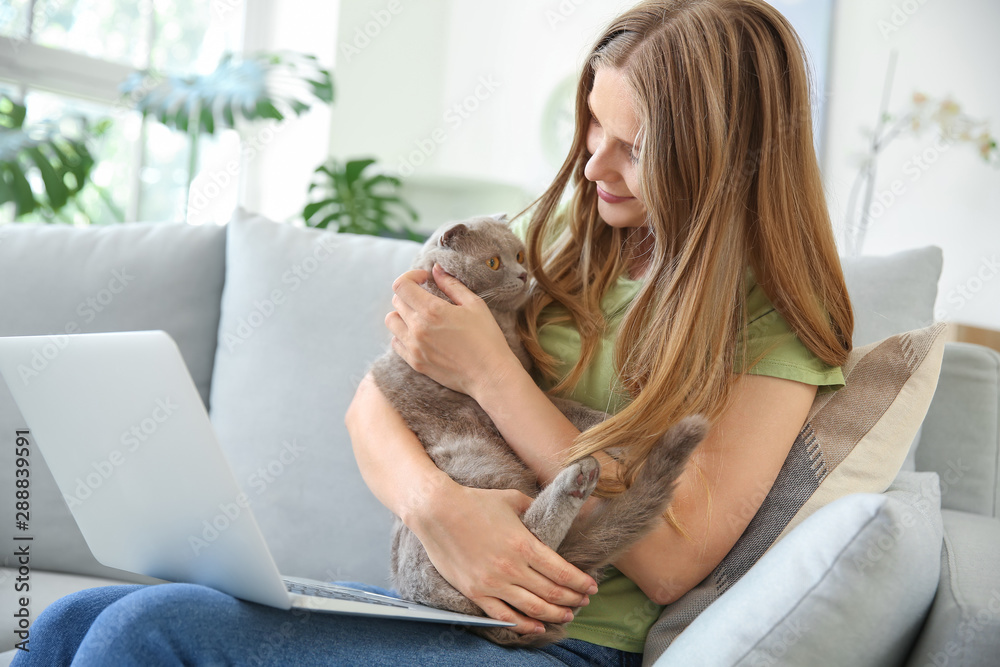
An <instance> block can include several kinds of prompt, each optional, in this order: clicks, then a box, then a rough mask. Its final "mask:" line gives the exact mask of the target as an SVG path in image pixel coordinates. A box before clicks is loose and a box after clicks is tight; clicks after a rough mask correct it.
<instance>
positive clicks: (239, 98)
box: [121, 53, 333, 134]
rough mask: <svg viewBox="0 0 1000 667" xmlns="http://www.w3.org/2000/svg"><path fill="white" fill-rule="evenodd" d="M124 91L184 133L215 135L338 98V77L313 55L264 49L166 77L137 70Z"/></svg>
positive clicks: (138, 105)
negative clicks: (201, 72)
mask: <svg viewBox="0 0 1000 667" xmlns="http://www.w3.org/2000/svg"><path fill="white" fill-rule="evenodd" d="M121 91H122V93H123V94H126V95H128V96H129V97H130V98H131V99H134V100H135V107H136V109H138V110H139V111H141V112H142V113H143V114H145V115H150V116H152V117H154V118H156V119H157V120H159V121H160V122H161V123H163V124H164V125H166V126H168V127H172V128H175V129H178V130H181V131H182V132H188V133H189V132H198V133H205V134H215V131H216V130H217V129H219V128H235V127H236V125H237V123H238V122H239V121H240V120H241V119H242V120H247V121H254V120H259V119H272V120H282V119H284V118H285V117H287V116H288V115H295V116H299V115H301V114H303V113H305V112H306V111H308V110H309V108H310V107H311V105H312V103H313V102H315V101H317V100H318V101H320V102H326V103H329V102H332V101H333V78H332V76H331V75H330V72H329V71H328V70H325V69H323V68H321V67H320V66H319V63H318V61H317V60H316V58H315V57H314V56H310V55H303V54H297V53H280V54H278V53H259V54H256V55H254V56H251V57H248V58H245V59H242V60H241V59H237V58H234V57H233V56H232V55H231V54H226V55H224V56H223V57H222V60H221V61H220V62H219V66H218V67H217V68H216V69H215V71H213V72H212V73H210V74H205V75H191V76H162V75H159V74H156V73H152V72H136V73H134V74H133V75H132V76H130V77H129V78H128V79H127V80H126V81H125V82H124V83H123V84H122V85H121Z"/></svg>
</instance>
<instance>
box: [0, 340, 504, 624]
mask: <svg viewBox="0 0 1000 667" xmlns="http://www.w3.org/2000/svg"><path fill="white" fill-rule="evenodd" d="M0 373H2V375H3V377H4V379H5V380H6V382H7V386H8V387H9V388H10V392H11V394H12V395H13V396H14V400H15V401H16V403H17V405H18V407H19V408H20V409H21V414H22V415H23V417H24V419H25V420H26V421H27V426H28V428H29V430H30V432H31V436H32V438H33V441H34V443H35V444H36V446H37V447H38V449H39V451H41V453H42V456H43V457H44V459H45V462H46V463H47V464H48V467H49V469H50V470H51V471H52V474H53V476H54V477H55V480H56V483H57V484H58V485H59V488H60V490H61V491H62V493H63V496H64V498H66V499H67V500H68V504H69V505H70V511H71V512H72V513H73V518H74V519H75V520H76V522H77V524H78V525H79V526H80V531H81V532H82V533H83V537H84V538H85V539H86V541H87V544H88V546H89V547H90V550H91V551H92V552H93V554H94V556H95V558H97V560H98V561H100V562H101V563H103V564H105V565H107V566H109V567H114V568H118V569H120V570H125V571H128V572H135V573H137V574H142V575H146V576H150V577H155V578H158V579H161V580H165V581H175V582H187V583H195V584H203V585H205V586H210V587H212V588H215V589H217V590H220V591H223V592H225V593H228V594H230V595H232V596H234V597H237V598H240V599H243V600H249V601H252V602H257V603H260V604H264V605H268V606H271V607H277V608H279V609H290V608H292V607H300V608H306V609H309V610H313V611H321V612H331V613H344V614H353V615H369V616H380V617H389V618H400V619H411V620H421V621H434V622H440V623H459V624H465V625H492V626H500V625H506V626H509V625H513V624H512V623H503V622H500V621H495V620H493V619H490V618H483V617H478V616H469V615H465V614H457V613H454V612H450V611H444V610H440V609H434V608H431V607H426V606H423V605H418V604H415V603H412V602H408V601H404V600H399V599H397V598H393V597H387V596H384V595H376V594H372V593H367V592H364V591H358V590H355V589H352V588H345V587H340V586H331V585H328V584H325V583H323V582H318V581H311V580H308V579H301V578H292V577H282V576H281V575H280V574H279V573H278V569H277V567H276V566H275V563H274V559H273V558H272V557H271V553H270V552H269V551H268V548H267V545H266V544H265V542H264V537H263V535H262V534H261V532H260V529H259V527H258V526H257V521H256V520H255V519H254V517H253V513H252V512H251V511H250V508H249V503H248V502H247V501H246V498H247V496H246V495H244V493H243V491H242V489H241V488H240V486H239V485H238V484H237V482H236V478H235V476H234V475H233V472H232V470H231V469H230V467H229V464H228V463H227V462H226V459H225V456H224V455H223V453H222V449H221V448H220V447H219V443H218V440H217V438H216V436H215V432H214V431H213V429H212V424H211V422H210V421H209V418H208V414H207V412H206V411H205V406H204V404H203V403H202V401H201V397H200V396H199V394H198V391H197V389H196V388H195V385H194V381H193V380H192V379H191V375H190V374H189V372H188V370H187V366H186V365H185V364H184V360H183V358H182V357H181V354H180V350H179V349H178V348H177V344H176V343H175V342H174V340H173V339H172V338H171V337H170V336H169V335H168V334H166V333H165V332H163V331H133V332H116V333H99V334H76V335H56V336H20V337H6V338H0Z"/></svg>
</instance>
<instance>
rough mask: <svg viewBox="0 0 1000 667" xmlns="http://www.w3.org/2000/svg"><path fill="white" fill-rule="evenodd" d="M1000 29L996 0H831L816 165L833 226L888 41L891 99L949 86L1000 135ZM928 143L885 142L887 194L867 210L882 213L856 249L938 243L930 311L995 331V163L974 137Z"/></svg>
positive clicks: (998, 281)
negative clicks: (825, 107) (939, 266)
mask: <svg viewBox="0 0 1000 667" xmlns="http://www.w3.org/2000/svg"><path fill="white" fill-rule="evenodd" d="M998 28H1000V3H998V2H997V1H996V0H839V2H838V4H837V8H836V33H835V37H834V57H833V73H832V81H831V90H832V97H831V99H830V100H829V124H828V132H827V136H826V140H827V142H826V146H827V154H826V160H825V165H824V177H825V183H826V187H827V192H828V197H829V202H830V208H831V212H832V215H833V218H834V222H835V224H837V225H838V231H839V225H840V224H841V223H842V222H843V220H844V215H845V207H846V204H847V200H848V193H849V189H850V186H851V183H852V182H853V180H854V177H855V175H856V173H857V166H856V164H857V162H856V155H857V154H858V153H863V152H864V150H865V146H866V141H865V139H864V138H863V137H862V135H861V133H860V131H859V128H861V127H862V126H866V127H868V128H871V127H874V125H875V122H876V120H877V116H878V110H879V103H880V100H881V96H882V88H883V80H884V78H885V72H886V67H887V64H888V61H889V53H890V49H897V50H898V52H899V60H898V66H897V70H896V77H895V85H894V88H893V94H892V104H891V105H890V110H902V109H904V108H905V107H906V105H907V104H908V101H909V100H910V99H911V97H912V95H913V93H914V92H915V91H917V90H919V91H922V92H924V93H926V94H929V95H932V96H934V97H944V96H948V95H950V96H953V97H954V99H955V100H956V101H958V102H959V103H960V104H961V105H962V107H963V109H964V110H965V111H966V112H967V113H968V114H969V115H971V116H975V117H979V118H989V119H991V120H992V121H993V125H992V132H993V134H994V135H996V134H997V133H1000V86H997V85H996V84H997V81H998V77H997V65H998V64H1000V40H997V39H996V32H997V29H998ZM933 143H934V142H933V137H932V135H930V134H927V135H925V136H924V137H923V138H915V137H912V136H905V137H901V138H900V139H898V140H897V141H896V142H894V143H893V144H891V145H890V146H889V147H888V148H887V149H886V150H885V151H884V152H883V154H882V156H881V157H880V159H879V163H878V165H879V166H878V179H877V182H876V190H875V191H876V193H879V194H880V195H881V198H882V201H883V202H885V203H886V204H888V205H887V206H884V207H879V208H875V209H874V210H873V213H875V212H878V213H881V215H880V216H879V217H878V218H877V219H875V220H874V221H873V223H872V227H871V229H870V231H869V233H868V239H867V242H866V244H865V246H864V252H865V254H875V255H880V254H888V253H892V252H895V251H898V250H902V249H906V248H915V247H920V246H925V245H931V244H933V245H938V246H940V247H941V248H942V249H943V250H944V270H943V275H942V277H941V282H940V288H939V297H938V304H937V317H938V319H943V320H948V321H952V322H959V323H963V324H970V325H973V326H979V327H984V328H989V329H996V330H1000V276H998V272H1000V265H998V263H997V262H998V260H1000V170H997V169H994V168H991V167H988V166H986V165H985V164H984V163H983V162H982V160H981V159H980V158H979V157H978V155H977V154H976V153H975V151H974V150H973V149H972V147H971V146H968V145H961V144H959V145H953V146H951V147H950V148H948V149H947V150H945V151H941V150H938V149H936V148H933ZM918 161H919V162H918ZM894 186H895V188H896V192H897V193H901V194H894V193H893V192H892V189H893V187H894ZM883 208H884V212H882V211H883Z"/></svg>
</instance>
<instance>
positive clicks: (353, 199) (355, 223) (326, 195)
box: [302, 158, 423, 241]
mask: <svg viewBox="0 0 1000 667" xmlns="http://www.w3.org/2000/svg"><path fill="white" fill-rule="evenodd" d="M374 164H375V160H374V159H372V158H361V159H356V160H348V161H347V162H340V161H339V160H336V159H333V158H331V159H330V160H328V161H327V162H325V163H323V164H321V165H320V166H319V167H317V168H316V170H315V172H314V174H315V176H314V178H313V182H312V183H311V184H310V185H309V193H310V195H311V198H312V201H311V202H310V203H308V204H306V206H305V208H304V209H303V210H302V217H303V218H304V219H305V222H306V225H308V226H310V227H316V228H318V229H333V230H336V231H341V232H350V233H353V234H373V235H376V236H392V237H397V238H407V239H412V240H414V241H421V240H423V237H422V236H420V235H419V234H417V233H416V232H414V231H413V230H412V229H410V226H409V223H411V222H416V220H417V218H418V216H417V212H416V211H415V210H414V208H413V207H412V206H410V205H409V204H408V203H407V202H405V201H404V200H403V199H402V198H401V197H400V196H399V189H400V186H401V185H402V183H401V182H400V180H399V179H398V178H396V177H395V176H390V175H388V174H383V173H366V172H368V171H369V169H370V168H372V166H373V165H374Z"/></svg>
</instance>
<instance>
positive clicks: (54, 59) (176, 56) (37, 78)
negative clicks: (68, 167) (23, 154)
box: [0, 0, 244, 223]
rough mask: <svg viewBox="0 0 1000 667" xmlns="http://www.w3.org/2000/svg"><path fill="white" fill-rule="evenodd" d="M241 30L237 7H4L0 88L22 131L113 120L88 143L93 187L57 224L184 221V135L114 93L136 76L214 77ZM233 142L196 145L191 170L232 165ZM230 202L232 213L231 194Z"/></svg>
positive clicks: (142, 1)
mask: <svg viewBox="0 0 1000 667" xmlns="http://www.w3.org/2000/svg"><path fill="white" fill-rule="evenodd" d="M220 7H224V10H225V11H220ZM243 23H244V16H243V3H235V2H234V3H229V2H223V3H221V4H220V3H218V2H213V3H205V2H203V1H200V0H139V1H138V2H137V1H136V0H5V1H4V3H3V6H2V7H0V90H3V91H5V92H8V93H12V95H13V97H15V99H18V100H19V101H22V103H23V104H25V106H26V107H27V117H26V125H30V124H32V123H35V122H39V121H42V120H48V119H59V118H66V117H68V116H74V115H75V116H83V117H85V118H87V119H89V120H91V121H97V120H99V119H101V118H109V119H110V120H111V124H110V126H109V128H108V129H107V131H106V132H104V133H103V134H101V135H100V136H94V135H92V136H91V137H90V139H91V142H92V143H91V151H92V153H93V155H94V157H95V159H96V160H97V164H96V166H95V168H94V171H93V173H92V176H91V184H90V185H88V187H87V188H86V189H85V190H83V191H82V192H81V193H80V195H79V196H78V197H77V201H76V204H75V205H74V204H71V205H70V206H68V207H67V208H66V209H64V214H63V215H62V216H61V219H62V220H63V221H67V222H76V223H86V222H94V223H105V222H116V221H121V220H155V221H163V220H184V219H185V214H186V211H185V202H186V199H187V184H188V180H189V176H188V171H189V169H190V165H189V161H190V146H191V142H190V140H189V138H188V136H187V135H185V134H183V133H179V132H175V131H172V130H169V129H167V128H166V127H164V126H162V125H160V124H159V123H157V122H156V121H155V120H151V119H145V120H144V119H143V118H142V117H141V114H139V113H138V112H135V111H133V110H131V106H132V104H131V101H130V100H128V99H125V98H123V96H122V95H121V93H120V92H119V88H118V86H119V85H120V84H121V83H122V82H123V81H125V79H126V78H128V76H129V75H130V74H131V73H132V72H133V71H135V70H139V69H147V68H150V69H152V70H153V71H156V72H165V73H188V72H199V73H207V72H210V71H212V70H213V69H215V67H216V65H217V64H218V62H219V59H220V57H221V56H222V54H223V53H224V52H226V51H238V50H239V49H240V47H241V46H242V37H243ZM227 135H232V136H227ZM235 135H236V133H235V132H233V131H226V132H220V133H217V134H216V135H215V137H204V136H203V137H201V139H200V141H199V145H198V152H197V155H198V160H197V164H196V165H195V171H196V172H197V171H198V168H199V167H200V166H201V165H204V164H205V163H206V160H211V161H213V162H218V161H219V160H220V159H222V160H223V161H225V158H224V156H226V155H228V156H229V159H233V158H236V157H238V155H239V141H238V138H237V137H236V136H235ZM220 156H223V157H220ZM232 199H233V201H232V202H231V203H232V205H233V206H235V192H234V193H232ZM0 214H2V215H6V216H8V218H9V217H10V216H12V212H10V211H7V212H2V213H0ZM32 215H33V216H35V219H39V214H32ZM29 219H30V218H29Z"/></svg>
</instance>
